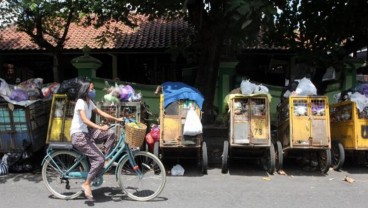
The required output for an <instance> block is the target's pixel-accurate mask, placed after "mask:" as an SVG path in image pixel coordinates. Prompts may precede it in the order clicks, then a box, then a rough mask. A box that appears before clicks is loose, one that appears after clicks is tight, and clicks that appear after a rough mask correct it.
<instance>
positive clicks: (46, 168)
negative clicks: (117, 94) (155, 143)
mask: <svg viewBox="0 0 368 208" xmlns="http://www.w3.org/2000/svg"><path fill="white" fill-rule="evenodd" d="M118 126H120V127H121V134H120V137H119V140H118V141H117V142H116V144H115V145H114V146H113V147H112V150H111V151H110V153H109V154H107V155H106V156H105V160H109V162H108V164H106V165H105V167H104V169H103V170H102V171H101V173H100V175H99V177H97V178H96V179H95V180H94V181H93V182H92V186H93V187H99V186H101V185H102V183H103V176H104V174H105V173H107V172H108V171H109V170H110V169H111V168H112V166H113V164H114V161H117V160H118V165H117V167H116V169H115V178H116V180H117V181H118V183H119V186H120V188H121V189H122V191H123V192H125V193H126V195H127V196H128V197H129V198H131V199H133V200H137V201H147V200H151V199H154V198H155V197H157V196H158V195H159V194H160V193H161V192H162V190H163V188H164V186H165V183H166V171H165V167H164V165H163V164H162V162H161V161H160V160H159V159H158V158H157V157H156V156H155V155H153V154H151V153H149V152H145V151H140V150H139V149H131V148H129V145H128V144H127V143H126V142H125V133H124V128H122V125H120V124H112V125H111V126H110V127H112V128H115V130H117V128H116V127H118ZM88 171H89V162H88V157H87V156H85V155H83V154H81V153H80V152H79V151H78V150H77V149H75V148H74V147H73V146H72V144H71V143H50V144H49V146H48V148H47V154H46V156H45V158H44V159H43V161H42V179H43V181H44V184H45V185H46V188H47V189H48V190H49V191H50V192H51V193H52V194H53V195H54V196H55V197H57V198H60V199H67V200H68V199H75V198H77V197H79V196H80V195H81V194H82V190H81V185H82V184H83V182H84V181H85V179H86V178H87V174H88Z"/></svg>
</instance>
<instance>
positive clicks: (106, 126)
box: [100, 124, 110, 131]
mask: <svg viewBox="0 0 368 208" xmlns="http://www.w3.org/2000/svg"><path fill="white" fill-rule="evenodd" d="M109 128H110V127H109V126H108V125H106V124H105V125H103V126H101V128H100V129H101V131H107V130H108V129H109Z"/></svg>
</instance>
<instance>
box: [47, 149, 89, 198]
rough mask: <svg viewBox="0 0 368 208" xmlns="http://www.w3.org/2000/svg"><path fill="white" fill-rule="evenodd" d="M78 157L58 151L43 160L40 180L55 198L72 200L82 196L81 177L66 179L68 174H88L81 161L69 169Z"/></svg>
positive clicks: (82, 181) (84, 164)
mask: <svg viewBox="0 0 368 208" xmlns="http://www.w3.org/2000/svg"><path fill="white" fill-rule="evenodd" d="M79 157H80V155H79V154H77V153H75V152H71V151H65V150H60V151H56V152H54V153H52V154H51V156H50V157H48V158H47V159H46V160H45V162H44V164H43V166H42V180H43V182H44V184H45V186H46V188H47V189H48V190H49V191H50V192H51V193H52V195H54V196H55V197H57V198H60V199H74V198H76V197H78V196H80V195H81V194H82V191H81V186H82V184H83V183H84V181H85V179H84V178H83V177H78V178H76V177H73V178H72V177H66V176H67V175H68V173H70V172H75V173H82V172H88V164H87V161H86V160H82V161H81V162H79V163H78V164H77V165H76V166H75V167H74V168H73V169H71V168H72V166H73V165H74V164H75V163H76V161H77V159H78V158H79ZM66 171H68V173H66Z"/></svg>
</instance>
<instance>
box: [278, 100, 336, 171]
mask: <svg viewBox="0 0 368 208" xmlns="http://www.w3.org/2000/svg"><path fill="white" fill-rule="evenodd" d="M329 119H330V117H329V105H328V98H327V97H326V96H290V97H289V98H288V100H285V101H284V102H283V103H282V104H281V105H280V106H279V107H278V127H277V140H276V141H275V150H276V151H275V152H276V169H277V170H279V169H281V168H282V165H283V159H284V158H286V157H292V156H295V155H298V157H300V154H299V153H305V152H307V153H309V154H316V155H317V159H318V166H319V168H320V170H321V172H323V173H327V172H328V170H329V168H330V165H331V151H330V148H331V136H330V120H329ZM302 156H303V155H302Z"/></svg>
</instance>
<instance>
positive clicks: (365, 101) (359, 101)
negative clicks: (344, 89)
mask: <svg viewBox="0 0 368 208" xmlns="http://www.w3.org/2000/svg"><path fill="white" fill-rule="evenodd" d="M350 100H351V101H353V102H355V103H356V105H357V108H358V110H359V112H362V111H363V110H364V108H365V107H367V106H368V98H367V97H365V95H363V94H361V93H359V92H355V93H354V94H352V95H351V97H350Z"/></svg>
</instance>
